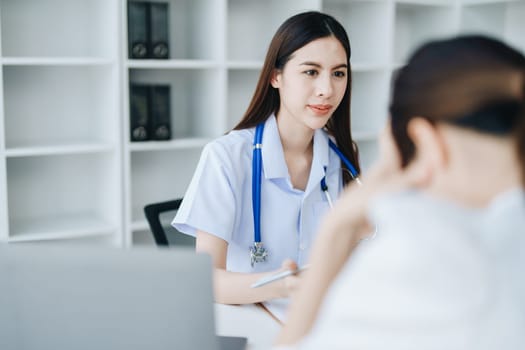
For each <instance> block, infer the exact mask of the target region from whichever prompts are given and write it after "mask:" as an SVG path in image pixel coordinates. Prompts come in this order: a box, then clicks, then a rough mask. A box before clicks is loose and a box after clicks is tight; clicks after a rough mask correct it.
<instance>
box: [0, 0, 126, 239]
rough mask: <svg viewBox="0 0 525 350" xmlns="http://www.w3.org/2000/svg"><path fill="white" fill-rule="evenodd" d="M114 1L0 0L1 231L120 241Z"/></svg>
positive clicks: (2, 235)
mask: <svg viewBox="0 0 525 350" xmlns="http://www.w3.org/2000/svg"><path fill="white" fill-rule="evenodd" d="M118 4H119V2H118V1H117V0H109V1H108V0H92V1H81V0H75V1H69V0H46V1H30V0H19V1H9V0H2V1H0V25H1V39H0V40H1V68H2V76H1V78H2V79H1V80H2V84H1V90H2V97H1V107H2V108H1V116H2V118H1V127H0V129H1V131H2V133H1V136H0V138H1V146H0V147H1V148H0V150H1V164H2V165H1V167H0V169H1V172H0V180H1V181H0V182H1V184H0V191H1V197H0V201H1V204H0V208H2V211H1V212H0V239H1V240H3V241H8V242H26V241H56V240H70V241H74V240H75V239H76V240H78V241H82V242H90V241H92V242H104V243H107V244H121V241H122V238H123V237H122V232H123V230H122V223H123V210H122V198H123V191H122V186H121V185H120V184H121V181H122V166H121V159H122V151H121V148H122V146H121V134H120V133H121V116H122V115H121V108H120V84H119V83H120V82H119V74H120V71H119V64H120V59H119V57H120V51H119V49H118V42H119V25H118V23H119V21H120V11H119V7H118Z"/></svg>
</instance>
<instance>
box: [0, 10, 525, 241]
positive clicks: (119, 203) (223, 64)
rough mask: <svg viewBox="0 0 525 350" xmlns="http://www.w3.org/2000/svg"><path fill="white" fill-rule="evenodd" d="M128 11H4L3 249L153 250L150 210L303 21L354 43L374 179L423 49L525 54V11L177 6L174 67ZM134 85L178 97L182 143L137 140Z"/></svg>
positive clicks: (356, 104)
mask: <svg viewBox="0 0 525 350" xmlns="http://www.w3.org/2000/svg"><path fill="white" fill-rule="evenodd" d="M128 1H131V0H39V1H37V0H17V1H12V0H0V41H1V48H0V64H1V70H0V81H1V84H0V107H1V108H0V240H2V241H10V242H11V241H15V242H16V241H34V240H37V241H46V240H47V241H55V240H66V241H68V242H82V243H84V242H93V243H95V244H115V245H120V246H132V245H137V244H152V239H151V234H150V233H149V232H148V226H147V223H146V221H145V218H144V215H143V211H142V208H143V207H144V205H145V204H147V203H151V202H155V201H161V200H167V199H172V198H175V197H181V196H182V195H183V194H184V192H185V190H186V187H187V185H188V184H189V181H190V179H191V176H192V174H193V170H194V168H195V166H196V164H197V161H198V158H199V155H200V152H201V150H202V147H203V146H204V144H205V143H206V142H208V141H209V140H211V139H212V138H215V137H217V136H220V135H222V134H223V133H224V132H226V131H227V130H229V129H230V128H231V127H232V126H233V125H234V124H235V123H236V122H237V121H238V120H239V119H240V118H241V116H242V114H243V112H244V110H245V109H246V107H247V105H248V103H249V100H250V98H251V95H252V94H253V89H254V87H255V84H256V81H257V78H258V75H259V69H260V67H261V65H262V61H263V59H264V55H265V52H266V49H267V47H268V44H269V41H270V39H271V37H272V35H273V34H274V32H275V30H276V29H277V27H278V26H279V25H280V24H281V23H282V22H283V21H284V20H285V19H286V18H287V17H289V16H291V15H292V14H295V13H297V12H300V11H304V10H321V11H324V12H327V13H329V14H332V15H334V16H335V17H336V18H338V19H339V20H340V21H341V22H342V23H343V25H344V26H345V28H346V29H347V31H348V34H349V37H350V41H351V45H352V58H351V64H352V71H353V85H352V128H353V134H354V137H355V139H356V140H357V142H358V144H359V147H360V153H361V160H362V163H363V166H364V171H365V172H366V169H367V167H368V166H369V165H370V162H371V160H372V159H373V158H374V157H375V155H376V153H377V145H376V141H377V135H378V132H379V130H380V129H381V127H382V126H383V124H384V122H385V119H386V116H387V107H388V100H389V96H390V80H391V77H392V75H393V74H394V73H395V71H396V69H398V68H399V67H400V66H401V65H402V64H403V62H404V61H405V60H406V58H407V57H408V55H409V54H410V52H411V51H412V50H414V49H415V48H416V47H417V46H418V45H420V44H421V43H423V42H425V41H426V40H428V39H434V38H439V37H444V36H448V35H453V34H458V33H472V32H482V33H486V34H490V35H493V36H496V37H498V38H501V39H504V40H505V41H507V42H509V43H510V44H512V45H514V46H516V47H518V48H519V49H521V50H522V51H525V35H524V33H525V21H523V18H525V1H524V0H287V1H281V0H267V1H261V0H165V1H166V2H168V4H169V7H168V19H169V48H170V58H169V59H163V60H160V59H158V60H154V59H130V58H128V47H127V46H128V45H127V41H128V40H127V39H128V38H127V33H128V28H127V25H128V22H127V5H128ZM159 1H160V0H159ZM132 83H146V84H157V83H158V84H169V85H170V86H171V92H170V94H171V97H170V102H171V107H172V108H171V125H172V139H171V140H169V141H145V142H131V141H130V135H129V126H130V125H129V112H130V108H129V105H130V103H129V102H130V101H129V86H130V84H132Z"/></svg>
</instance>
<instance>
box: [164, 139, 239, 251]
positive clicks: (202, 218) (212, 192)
mask: <svg viewBox="0 0 525 350" xmlns="http://www.w3.org/2000/svg"><path fill="white" fill-rule="evenodd" d="M232 169H233V167H232V160H231V158H230V156H229V154H228V152H227V151H226V150H225V149H224V147H223V145H222V144H221V143H219V142H212V143H210V144H208V145H206V147H205V148H204V150H203V151H202V154H201V158H200V160H199V163H198V165H197V168H196V170H195V174H194V175H193V179H192V181H191V183H190V185H189V187H188V190H187V191H186V194H185V195H184V200H183V202H182V205H181V208H180V209H179V211H178V213H177V215H176V216H175V218H174V220H173V222H172V225H173V226H174V227H175V228H176V229H177V230H179V231H180V232H183V233H186V234H189V235H192V236H195V235H196V231H197V230H200V231H204V232H207V233H210V234H213V235H215V236H217V237H219V238H222V239H224V240H225V241H227V242H229V241H230V239H231V235H232V231H233V227H234V223H235V217H236V210H235V208H236V196H235V193H236V191H237V190H236V189H235V188H232V184H235V183H237V181H236V180H235V177H236V174H235V172H234V171H233V170H232Z"/></svg>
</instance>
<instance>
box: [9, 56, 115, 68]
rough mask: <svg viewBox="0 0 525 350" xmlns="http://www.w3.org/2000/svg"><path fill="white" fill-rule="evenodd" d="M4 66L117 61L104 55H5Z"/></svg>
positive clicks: (76, 64) (91, 63) (75, 64)
mask: <svg viewBox="0 0 525 350" xmlns="http://www.w3.org/2000/svg"><path fill="white" fill-rule="evenodd" d="M1 63H2V64H3V65H4V66H107V65H112V64H115V63H116V61H115V60H113V59H108V58H104V57H100V58H97V57H4V58H2V61H1Z"/></svg>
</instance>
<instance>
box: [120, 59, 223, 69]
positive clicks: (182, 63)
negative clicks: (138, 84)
mask: <svg viewBox="0 0 525 350" xmlns="http://www.w3.org/2000/svg"><path fill="white" fill-rule="evenodd" d="M127 66H128V67H129V68H142V69H212V68H218V67H220V63H219V62H218V61H206V60H128V61H127Z"/></svg>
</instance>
